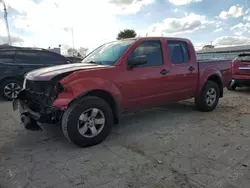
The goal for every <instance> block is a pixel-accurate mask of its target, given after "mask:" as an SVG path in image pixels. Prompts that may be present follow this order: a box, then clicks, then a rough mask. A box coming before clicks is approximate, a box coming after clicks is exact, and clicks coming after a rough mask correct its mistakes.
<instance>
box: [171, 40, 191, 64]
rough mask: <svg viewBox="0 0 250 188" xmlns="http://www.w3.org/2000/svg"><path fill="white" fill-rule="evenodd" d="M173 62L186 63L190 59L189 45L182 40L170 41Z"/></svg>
mask: <svg viewBox="0 0 250 188" xmlns="http://www.w3.org/2000/svg"><path fill="white" fill-rule="evenodd" d="M167 43H168V48H169V52H170V55H171V62H172V64H179V63H185V62H187V61H188V60H189V52H188V46H187V43H186V42H182V41H168V42H167Z"/></svg>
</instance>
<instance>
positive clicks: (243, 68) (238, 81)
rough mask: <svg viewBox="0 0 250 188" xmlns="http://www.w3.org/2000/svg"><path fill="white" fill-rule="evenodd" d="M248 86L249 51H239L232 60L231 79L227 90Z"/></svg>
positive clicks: (249, 69)
mask: <svg viewBox="0 0 250 188" xmlns="http://www.w3.org/2000/svg"><path fill="white" fill-rule="evenodd" d="M244 86H250V53H241V54H239V55H238V57H236V58H235V59H234V60H233V62H232V81H231V83H230V85H229V86H228V90H235V89H236V88H237V87H244Z"/></svg>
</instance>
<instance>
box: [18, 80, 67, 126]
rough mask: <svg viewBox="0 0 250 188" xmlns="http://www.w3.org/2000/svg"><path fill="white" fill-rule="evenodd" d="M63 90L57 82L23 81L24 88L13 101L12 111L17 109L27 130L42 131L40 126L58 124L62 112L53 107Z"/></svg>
mask: <svg viewBox="0 0 250 188" xmlns="http://www.w3.org/2000/svg"><path fill="white" fill-rule="evenodd" d="M63 91H64V88H63V86H62V85H61V84H60V82H58V81H53V80H50V81H33V80H27V79H25V81H24V88H23V90H22V91H20V92H19V94H18V95H17V98H16V99H15V100H14V101H13V110H17V109H18V108H19V111H20V119H21V122H22V123H23V124H24V126H25V128H26V129H28V130H33V131H39V130H42V129H41V126H40V124H42V123H48V124H59V123H60V119H61V115H62V113H63V111H62V110H61V109H60V108H57V107H55V106H53V102H54V101H55V100H56V99H57V97H58V95H59V93H61V92H63Z"/></svg>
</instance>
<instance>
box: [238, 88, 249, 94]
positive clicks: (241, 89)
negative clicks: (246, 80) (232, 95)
mask: <svg viewBox="0 0 250 188" xmlns="http://www.w3.org/2000/svg"><path fill="white" fill-rule="evenodd" d="M234 92H240V93H246V94H249V93H250V87H242V88H237V89H236V90H235V91H234Z"/></svg>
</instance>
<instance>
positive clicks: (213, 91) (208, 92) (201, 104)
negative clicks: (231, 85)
mask: <svg viewBox="0 0 250 188" xmlns="http://www.w3.org/2000/svg"><path fill="white" fill-rule="evenodd" d="M219 92H220V90H219V86H218V84H216V83H215V82H213V81H207V82H206V83H205V85H204V87H203V89H202V91H201V94H200V96H198V97H196V98H195V104H196V106H197V108H198V109H199V110H200V111H202V112H209V111H212V110H214V109H215V108H216V106H217V104H218V102H219Z"/></svg>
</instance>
